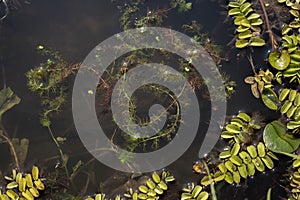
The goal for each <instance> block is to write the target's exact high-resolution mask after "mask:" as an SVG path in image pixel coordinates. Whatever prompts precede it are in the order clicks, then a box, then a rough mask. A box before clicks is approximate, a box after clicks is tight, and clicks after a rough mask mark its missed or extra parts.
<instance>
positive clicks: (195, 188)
mask: <svg viewBox="0 0 300 200" xmlns="http://www.w3.org/2000/svg"><path fill="white" fill-rule="evenodd" d="M182 191H183V193H182V194H181V198H180V200H207V199H208V197H209V193H208V192H206V191H205V190H203V187H202V186H201V185H195V184H194V183H191V184H189V185H188V186H187V187H185V188H183V189H182Z"/></svg>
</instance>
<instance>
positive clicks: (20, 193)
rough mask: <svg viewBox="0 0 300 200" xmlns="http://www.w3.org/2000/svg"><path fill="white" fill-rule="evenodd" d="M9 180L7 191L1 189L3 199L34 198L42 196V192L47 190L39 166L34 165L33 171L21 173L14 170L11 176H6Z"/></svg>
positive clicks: (24, 199)
mask: <svg viewBox="0 0 300 200" xmlns="http://www.w3.org/2000/svg"><path fill="white" fill-rule="evenodd" d="M4 178H5V180H7V181H8V183H7V185H6V191H5V193H4V192H2V191H1V190H0V199H1V200H10V199H20V200H34V199H37V198H39V197H40V192H41V191H43V190H45V185H44V183H43V181H42V179H41V178H40V176H39V168H38V167H36V166H33V167H32V170H31V173H26V174H25V173H21V172H18V171H17V170H15V169H13V170H12V175H11V176H5V177H4Z"/></svg>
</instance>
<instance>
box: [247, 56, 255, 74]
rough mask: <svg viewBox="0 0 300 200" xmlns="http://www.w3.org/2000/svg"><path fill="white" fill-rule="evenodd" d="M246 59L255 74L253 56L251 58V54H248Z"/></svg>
mask: <svg viewBox="0 0 300 200" xmlns="http://www.w3.org/2000/svg"><path fill="white" fill-rule="evenodd" d="M248 60H249V63H250V65H251V68H252V71H253V73H254V74H257V73H256V70H255V66H254V63H253V58H252V55H251V54H250V56H248Z"/></svg>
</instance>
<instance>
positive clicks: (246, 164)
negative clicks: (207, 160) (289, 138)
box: [201, 142, 278, 186]
mask: <svg viewBox="0 0 300 200" xmlns="http://www.w3.org/2000/svg"><path fill="white" fill-rule="evenodd" d="M219 158H220V164H219V165H218V167H217V168H218V169H217V170H216V172H215V173H214V174H212V175H211V176H212V180H210V179H209V177H208V176H205V177H203V178H202V180H201V184H202V185H205V186H206V185H209V184H211V181H214V182H220V181H223V180H225V181H226V182H227V183H229V184H233V183H236V184H239V183H240V182H241V180H242V178H244V179H247V178H248V177H252V176H254V174H255V172H256V171H259V172H264V171H265V170H266V168H268V169H273V168H274V162H273V160H278V158H277V157H276V156H275V155H274V154H273V153H272V152H271V151H269V150H268V149H267V148H266V147H265V145H264V143H262V142H259V143H258V144H257V145H256V146H254V145H249V146H247V147H246V149H245V150H244V149H242V148H241V145H240V144H239V143H235V144H234V145H233V146H232V148H231V149H229V150H226V151H223V152H221V153H220V154H219Z"/></svg>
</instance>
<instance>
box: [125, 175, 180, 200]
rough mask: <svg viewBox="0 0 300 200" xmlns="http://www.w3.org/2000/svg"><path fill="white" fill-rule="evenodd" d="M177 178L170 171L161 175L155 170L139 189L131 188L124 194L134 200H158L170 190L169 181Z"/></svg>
mask: <svg viewBox="0 0 300 200" xmlns="http://www.w3.org/2000/svg"><path fill="white" fill-rule="evenodd" d="M174 180H175V178H174V177H173V176H171V175H170V172H168V171H163V172H162V173H161V174H160V175H159V174H158V173H156V172H154V173H153V174H152V175H151V178H149V179H148V180H147V181H146V184H143V185H140V186H139V187H138V191H134V190H133V189H132V188H130V189H129V191H128V193H126V194H124V196H125V197H126V198H129V199H132V200H143V199H147V200H156V199H159V197H160V196H161V195H163V194H164V193H165V191H166V190H168V185H167V183H169V182H173V181H174Z"/></svg>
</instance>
